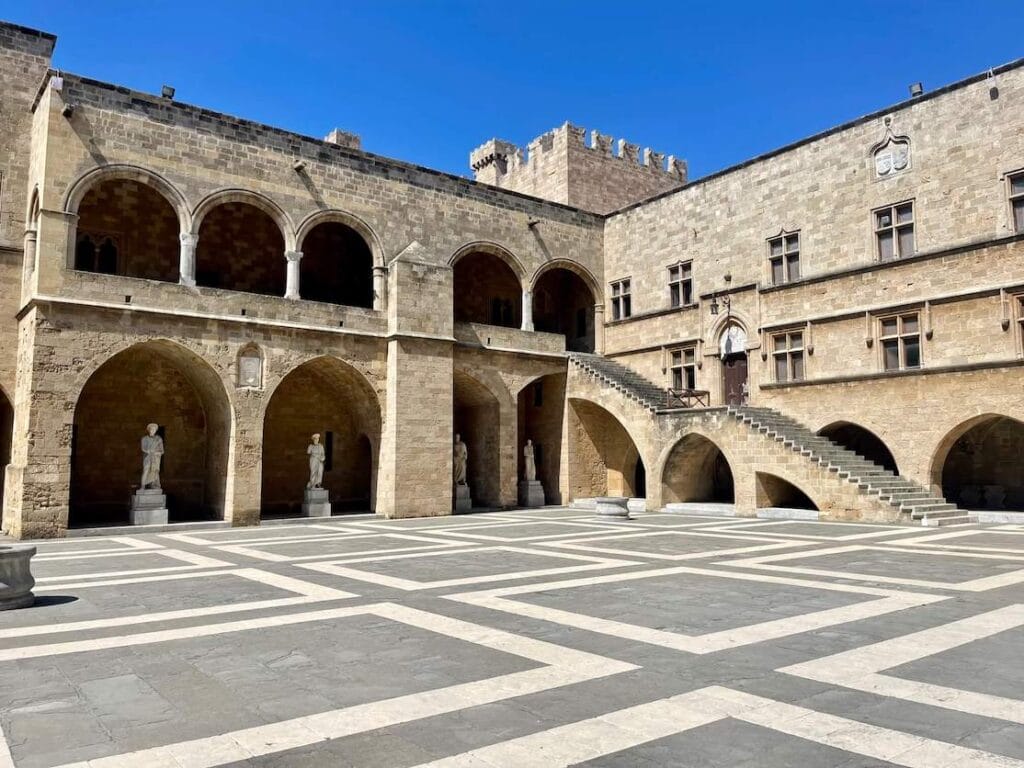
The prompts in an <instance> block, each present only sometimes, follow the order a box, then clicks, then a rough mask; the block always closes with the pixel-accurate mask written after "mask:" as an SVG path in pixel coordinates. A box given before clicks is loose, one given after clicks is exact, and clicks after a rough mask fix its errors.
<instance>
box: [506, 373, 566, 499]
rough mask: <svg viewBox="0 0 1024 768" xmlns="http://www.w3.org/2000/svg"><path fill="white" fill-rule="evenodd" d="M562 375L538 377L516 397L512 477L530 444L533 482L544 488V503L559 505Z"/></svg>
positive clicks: (520, 473) (521, 468)
mask: <svg viewBox="0 0 1024 768" xmlns="http://www.w3.org/2000/svg"><path fill="white" fill-rule="evenodd" d="M565 378H566V376H565V374H564V373H552V374H549V375H547V376H542V377H540V378H539V379H536V380H534V381H532V382H531V383H529V384H527V385H526V386H525V387H523V389H522V390H520V392H519V397H518V406H517V410H518V414H519V423H518V430H517V432H518V435H519V441H518V452H517V454H516V455H517V457H518V458H517V467H518V468H517V471H516V477H517V478H518V479H522V477H523V471H524V469H525V458H524V456H523V449H524V448H525V447H526V441H527V440H532V441H533V455H534V462H535V463H536V466H537V479H538V480H539V481H540V483H541V485H542V486H543V487H544V499H545V501H546V502H547V503H548V504H560V503H561V502H562V491H561V486H560V482H559V478H560V476H561V462H562V427H563V422H564V420H565Z"/></svg>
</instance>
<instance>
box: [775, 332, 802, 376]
mask: <svg viewBox="0 0 1024 768" xmlns="http://www.w3.org/2000/svg"><path fill="white" fill-rule="evenodd" d="M772 360H773V361H774V365H775V380H776V381H777V382H780V383H782V382H787V381H803V380H804V335H803V332H801V331H791V332H788V333H779V334H776V335H775V336H773V337H772Z"/></svg>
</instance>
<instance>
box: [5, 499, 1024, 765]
mask: <svg viewBox="0 0 1024 768" xmlns="http://www.w3.org/2000/svg"><path fill="white" fill-rule="evenodd" d="M36 546H37V548H38V554H37V555H36V557H35V559H34V572H35V575H36V579H37V587H36V596H37V603H36V605H35V606H34V607H32V608H29V609H24V610H17V611H8V612H5V613H0V726H2V732H0V733H2V738H0V768H12V766H13V767H16V768H55V767H56V766H64V767H67V766H79V767H84V766H91V767H94V768H113V767H114V766H144V767H145V768H165V767H166V768H197V767H199V766H231V767H232V768H242V766H253V767H255V766H358V768H371V767H374V766H378V767H380V768H405V767H406V766H426V765H429V766H465V767H466V768H471V767H474V768H488V767H489V768H494V767H496V766H516V767H517V768H518V767H523V766H568V765H585V766H593V767H595V768H596V767H597V766H601V767H603V768H610V767H611V766H712V767H713V766H732V767H736V766H739V767H749V768H754V767H755V766H756V767H758V768H766V767H769V766H778V767H779V768H782V767H784V766H830V767H831V766H843V767H844V768H854V767H855V766H856V767H863V768H867V767H868V766H871V767H872V768H875V767H877V766H895V765H899V766H915V767H926V766H928V767H930V766H935V768H940V767H949V768H953V767H954V766H955V767H957V768H960V767H962V766H1000V767H1002V766H1018V765H1019V766H1024V666H1022V665H1021V664H1020V653H1021V648H1022V647H1024V526H1022V525H1014V524H1002V525H989V526H981V525H976V524H972V525H960V526H950V527H945V528H938V529H934V528H933V529H926V528H921V527H900V526H883V525H866V524H843V523H833V522H814V521H808V520H787V519H759V518H739V517H712V516H706V515H688V514H665V513H650V514H648V513H638V514H634V519H632V520H629V521H618V522H610V521H609V520H607V519H599V518H598V517H597V516H596V515H595V514H594V513H593V512H591V511H588V510H586V509H574V508H563V507H548V508H544V509H540V510H531V511H525V510H519V511H517V510H512V511H505V512H492V513H481V514H474V515H465V516H457V517H444V518H412V519H405V520H383V519H381V518H378V517H374V516H372V515H351V516H344V517H335V518H329V519H328V518H323V519H320V520H313V521H295V520H289V521H280V522H278V523H276V524H264V525H263V526H261V527H258V528H245V529H240V528H223V527H222V528H202V527H185V528H180V527H179V528H177V529H176V530H173V531H170V532H164V533H140V534H138V535H113V536H105V537H74V538H66V539H59V540H49V541H40V542H36Z"/></svg>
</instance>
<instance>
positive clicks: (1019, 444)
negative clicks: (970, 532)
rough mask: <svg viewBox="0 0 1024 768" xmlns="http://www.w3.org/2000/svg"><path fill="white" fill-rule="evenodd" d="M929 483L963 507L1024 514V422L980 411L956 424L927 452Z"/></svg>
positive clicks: (1003, 415) (949, 499)
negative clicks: (1014, 511) (933, 449)
mask: <svg viewBox="0 0 1024 768" xmlns="http://www.w3.org/2000/svg"><path fill="white" fill-rule="evenodd" d="M930 475H931V478H930V479H931V484H932V488H933V489H934V490H941V492H942V495H943V496H945V498H946V499H947V500H948V501H950V502H953V503H954V504H957V505H959V506H960V507H962V508H964V509H968V510H971V509H975V510H1002V509H1007V510H1019V511H1024V421H1021V420H1020V419H1017V418H1014V417H1012V416H1008V415H1005V414H999V413H984V414H979V415H977V416H974V417H971V418H969V419H966V420H965V421H963V422H961V423H960V424H958V425H957V426H955V427H954V428H953V429H951V430H950V431H949V432H947V433H946V434H945V435H944V436H943V438H942V439H941V440H940V441H939V443H938V445H937V446H936V448H935V451H934V452H933V454H932V460H931V465H930Z"/></svg>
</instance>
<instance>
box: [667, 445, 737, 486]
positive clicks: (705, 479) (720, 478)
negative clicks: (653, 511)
mask: <svg viewBox="0 0 1024 768" xmlns="http://www.w3.org/2000/svg"><path fill="white" fill-rule="evenodd" d="M661 487H662V503H664V504H669V503H684V504H685V503H695V502H708V503H716V504H733V503H735V501H736V488H735V483H734V481H733V474H732V468H731V467H730V466H729V461H728V460H727V459H726V458H725V454H724V453H723V452H722V450H721V449H720V448H719V447H718V446H717V445H715V443H713V442H712V441H711V440H709V439H708V438H706V437H704V436H703V435H699V434H697V433H690V434H688V435H685V436H683V437H682V438H681V439H680V440H679V441H678V442H677V443H676V444H675V445H674V446H673V447H672V450H671V451H670V452H669V455H668V457H667V458H666V459H665V464H664V469H663V470H662V477H661Z"/></svg>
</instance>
